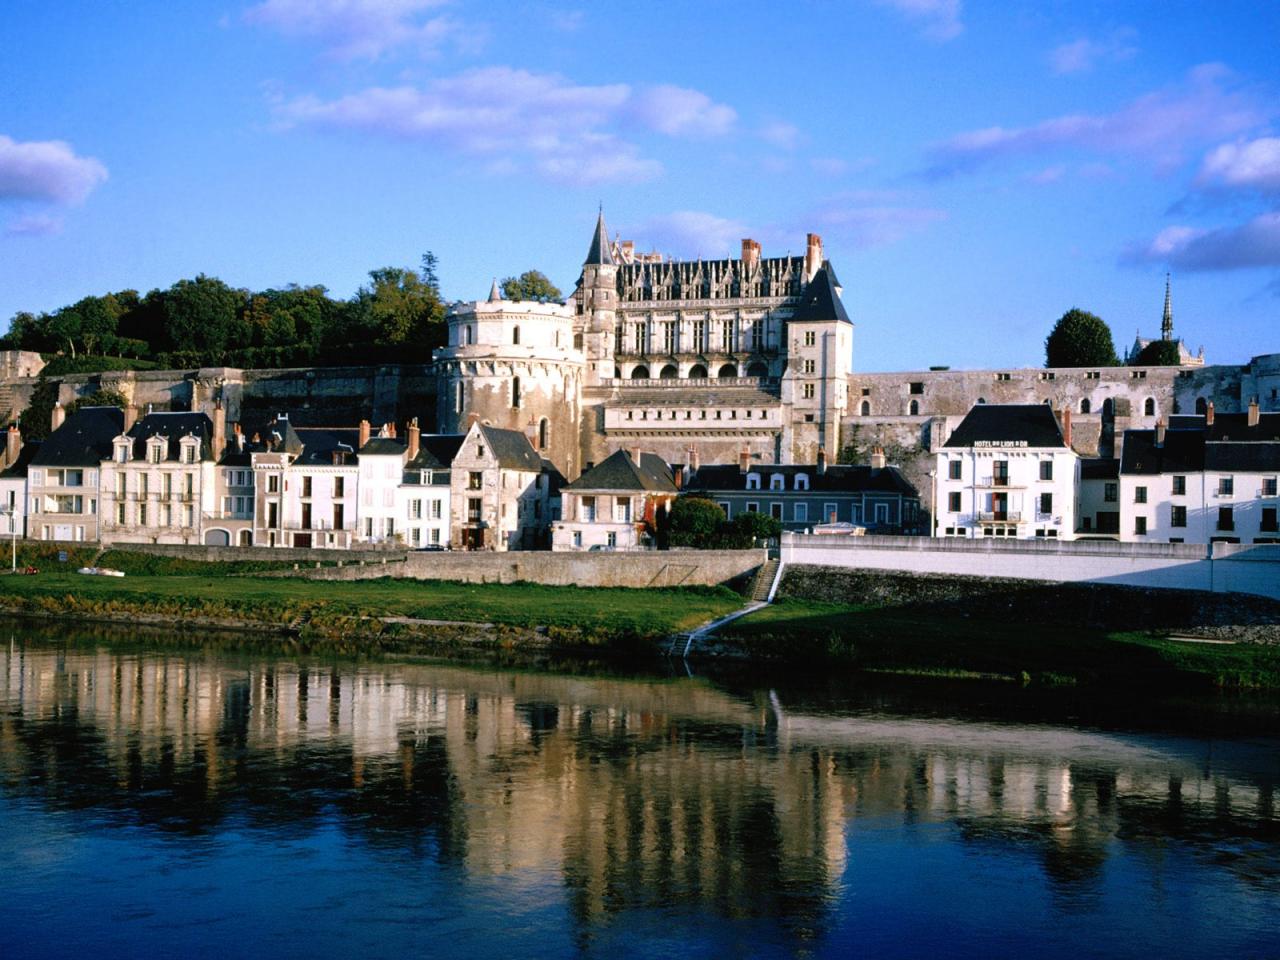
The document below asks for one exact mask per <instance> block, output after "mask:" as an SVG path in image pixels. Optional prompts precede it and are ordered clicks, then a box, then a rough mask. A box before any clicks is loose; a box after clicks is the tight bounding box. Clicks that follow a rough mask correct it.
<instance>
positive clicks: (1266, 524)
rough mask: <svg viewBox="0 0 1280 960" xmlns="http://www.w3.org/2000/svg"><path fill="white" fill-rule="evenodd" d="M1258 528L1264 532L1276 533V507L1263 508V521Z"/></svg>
mask: <svg viewBox="0 0 1280 960" xmlns="http://www.w3.org/2000/svg"><path fill="white" fill-rule="evenodd" d="M1258 529H1259V530H1261V531H1262V532H1263V533H1276V532H1277V528H1276V508H1275V507H1263V508H1262V522H1261V523H1260V524H1259V525H1258Z"/></svg>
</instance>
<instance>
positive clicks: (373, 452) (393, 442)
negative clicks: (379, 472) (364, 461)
mask: <svg viewBox="0 0 1280 960" xmlns="http://www.w3.org/2000/svg"><path fill="white" fill-rule="evenodd" d="M408 449H409V445H408V444H407V443H405V442H404V441H403V440H398V439H396V438H395V437H372V438H370V440H369V441H368V443H366V444H365V445H364V446H363V447H361V448H360V450H359V453H360V456H362V457H394V456H404V454H405V452H406V451H407V450H408Z"/></svg>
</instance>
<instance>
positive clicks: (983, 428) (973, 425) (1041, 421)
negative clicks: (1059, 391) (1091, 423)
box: [943, 403, 1066, 449]
mask: <svg viewBox="0 0 1280 960" xmlns="http://www.w3.org/2000/svg"><path fill="white" fill-rule="evenodd" d="M1019 441H1021V442H1024V443H1025V444H1026V445H1027V446H1028V447H1066V443H1065V441H1064V440H1063V438H1062V429H1061V428H1060V427H1059V426H1058V419H1057V417H1055V416H1054V415H1053V409H1052V408H1051V407H1050V406H1049V405H1048V404H1047V403H980V404H977V405H976V406H974V407H973V408H972V409H970V410H969V412H968V413H967V414H965V418H964V419H963V420H961V421H960V425H959V426H958V427H956V428H955V430H954V431H953V432H952V434H951V436H950V437H949V438H948V439H947V442H946V443H945V444H943V446H944V447H948V448H952V449H954V448H956V447H972V446H973V445H974V444H977V443H1017V442H1019Z"/></svg>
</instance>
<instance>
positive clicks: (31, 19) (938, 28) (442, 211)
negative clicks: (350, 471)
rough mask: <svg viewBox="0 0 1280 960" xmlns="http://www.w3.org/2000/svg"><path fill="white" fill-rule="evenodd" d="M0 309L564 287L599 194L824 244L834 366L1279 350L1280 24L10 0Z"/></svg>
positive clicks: (1266, 17)
mask: <svg viewBox="0 0 1280 960" xmlns="http://www.w3.org/2000/svg"><path fill="white" fill-rule="evenodd" d="M0 36H2V37H3V40H4V48H5V51H6V56H5V57H4V58H2V59H0V321H3V320H4V319H6V318H8V317H10V316H12V315H13V314H14V313H15V312H17V311H19V310H33V311H38V310H49V309H54V308H56V307H58V306H61V305H63V304H66V303H70V302H74V301H75V300H76V299H78V298H80V297H82V296H84V295H86V294H90V293H105V292H106V291H108V290H116V289H122V288H127V287H132V288H136V289H139V290H142V291H146V290H148V289H150V288H152V287H157V286H159V287H164V286H168V285H169V284H170V283H172V282H173V281H175V280H177V279H179V278H180V277H184V276H193V275H194V274H196V273H198V272H204V273H207V274H210V275H214V276H218V277H221V278H222V279H224V280H226V281H227V282H228V283H231V284H234V285H237V286H245V287H251V288H264V287H268V286H280V285H284V284H286V283H290V282H297V283H303V284H311V283H320V284H324V285H325V286H327V287H328V288H329V289H330V291H331V292H332V293H333V294H335V295H338V296H344V297H345V296H349V295H350V294H351V293H353V292H354V291H355V289H356V288H357V287H358V286H359V284H360V283H361V282H362V280H363V279H364V276H365V274H366V272H367V271H368V270H369V269H371V268H373V267H378V266H384V265H404V266H412V265H415V264H416V263H417V262H418V260H419V258H420V256H421V254H422V253H423V252H424V251H426V250H431V251H433V252H435V253H436V255H437V256H438V257H439V260H440V274H441V280H442V285H443V287H444V292H445V294H446V295H447V296H448V297H450V298H459V299H467V298H476V297H482V296H484V295H485V293H486V292H487V290H488V285H489V281H490V279H491V278H492V277H494V276H495V275H496V276H504V275H509V274H513V273H518V272H521V271H523V270H526V269H529V268H537V269H540V270H543V271H544V272H545V273H547V274H548V275H549V276H550V277H551V278H552V279H553V280H554V281H556V282H557V283H558V284H559V285H560V286H561V288H562V289H565V290H566V292H568V290H569V289H571V288H572V286H573V283H574V280H575V278H576V276H577V270H578V267H579V265H580V263H581V260H582V257H583V256H584V254H585V251H586V248H587V245H588V241H589V238H590V231H591V227H592V224H593V222H594V218H595V213H596V207H597V204H598V203H600V202H603V204H604V207H605V215H606V218H607V220H608V223H609V226H610V229H611V230H612V231H615V232H618V233H620V234H621V235H622V236H623V237H624V238H629V239H634V240H635V241H637V243H638V244H639V245H640V246H641V247H642V248H645V249H648V248H656V249H658V250H662V251H664V252H667V253H670V254H673V255H677V256H696V255H701V256H705V257H712V256H724V255H728V254H731V253H732V254H734V255H736V253H737V250H738V247H739V242H740V240H741V238H742V237H746V236H751V237H754V238H756V239H758V240H760V241H761V242H762V243H763V245H764V253H765V255H766V256H768V255H771V254H773V255H777V254H782V253H786V252H788V251H791V252H797V253H798V252H800V251H802V250H803V247H804V235H805V233H806V232H807V231H814V232H817V233H819V234H821V235H822V236H823V238H824V242H825V246H826V250H827V253H828V256H829V257H830V258H831V260H832V261H833V263H834V264H835V266H836V269H837V272H838V274H839V276H840V279H841V281H842V283H843V285H844V296H845V301H846V305H847V306H848V308H849V310H850V313H851V314H852V315H853V317H854V320H855V322H856V323H857V331H856V334H855V354H854V365H855V368H857V369H862V370H869V371H872V370H908V369H916V368H921V367H925V366H928V365H931V364H949V365H951V366H953V367H956V368H962V367H1001V366H1015V365H1032V366H1034V365H1038V364H1040V363H1042V362H1043V341H1044V337H1045V335H1046V333H1047V332H1048V330H1049V328H1050V327H1051V326H1052V323H1053V321H1054V320H1055V319H1056V318H1057V317H1058V316H1059V315H1061V313H1062V312H1063V311H1065V310H1066V309H1068V308H1070V307H1072V306H1079V307H1082V308H1085V309H1089V310H1092V311H1094V312H1096V313H1098V314H1100V315H1101V316H1102V317H1103V318H1104V319H1105V320H1107V321H1108V323H1110V325H1111V327H1112V330H1113V332H1114V334H1115V338H1116V341H1117V346H1118V347H1120V348H1121V349H1123V348H1124V346H1126V345H1127V344H1128V343H1129V342H1130V341H1131V340H1132V338H1133V335H1134V333H1135V331H1136V330H1137V329H1138V328H1141V329H1142V330H1143V331H1144V333H1145V334H1146V335H1148V336H1150V335H1153V334H1156V333H1158V330H1159V321H1160V309H1161V305H1162V300H1163V292H1164V273H1165V271H1166V270H1170V271H1172V273H1173V285H1174V318H1175V327H1176V331H1177V332H1178V334H1179V335H1181V336H1183V337H1185V339H1186V340H1187V342H1188V344H1189V345H1190V346H1191V347H1192V349H1193V350H1195V349H1196V348H1198V347H1199V346H1201V345H1203V346H1204V348H1205V353H1206V356H1207V358H1208V360H1209V361H1210V362H1241V361H1244V360H1247V359H1248V358H1249V357H1250V356H1252V355H1255V354H1258V353H1263V352H1274V351H1277V350H1280V322H1278V320H1280V56H1278V55H1277V50H1278V49H1280V46H1278V41H1280V4H1277V3H1272V2H1253V3H1234V2H1226V0H1218V2H1214V3H1212V4H1205V3H1191V2H1186V3H1183V2H1165V3H1123V2H1106V3H1103V2H1098V3H1089V2H1071V3H1067V2H1044V3H1039V4H1033V3H1024V4H1007V3H977V2H972V0H843V2H841V0H796V2H792V3H787V4H778V3H767V2H762V3H753V2H749V0H737V2H733V3H721V2H704V3H676V2H665V0H659V2H655V3H650V4H625V5H620V4H609V5H605V4H594V3H592V4H588V3H582V4H577V5H574V4H566V3H558V2H546V3H543V2H524V3H515V2H512V3H502V2H491V3H477V4H470V3H465V2H461V0H455V2H448V0H383V2H378V0H243V2H232V0H224V2H198V0H185V2H183V3H179V4H174V3H146V2H92V3H91V2H82V3H70V2H57V0H47V2H43V3H38V4H35V3H11V4H8V5H6V10H5V14H4V17H3V20H2V21H0Z"/></svg>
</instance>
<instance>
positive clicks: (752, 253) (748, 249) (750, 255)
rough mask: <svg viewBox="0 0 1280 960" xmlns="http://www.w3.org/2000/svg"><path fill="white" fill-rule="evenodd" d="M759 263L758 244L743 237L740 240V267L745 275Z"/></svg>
mask: <svg viewBox="0 0 1280 960" xmlns="http://www.w3.org/2000/svg"><path fill="white" fill-rule="evenodd" d="M759 262H760V244H759V243H757V242H756V241H755V240H752V239H750V238H748V237H744V238H743V240H742V266H743V267H744V268H745V270H746V272H747V273H750V272H751V270H752V269H754V268H755V266H756V265H757V264H758V263H759Z"/></svg>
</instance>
